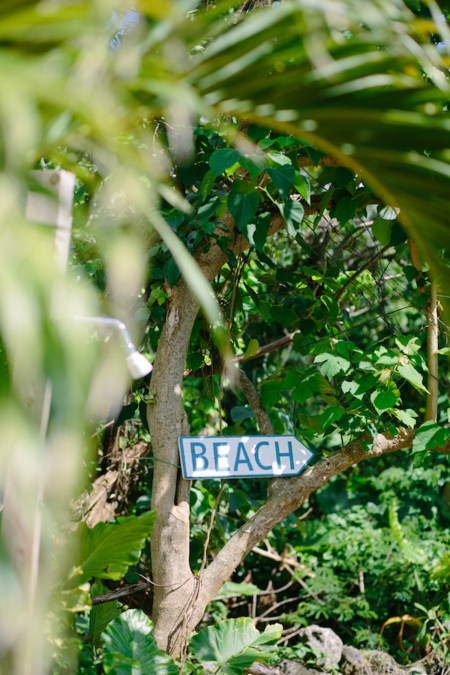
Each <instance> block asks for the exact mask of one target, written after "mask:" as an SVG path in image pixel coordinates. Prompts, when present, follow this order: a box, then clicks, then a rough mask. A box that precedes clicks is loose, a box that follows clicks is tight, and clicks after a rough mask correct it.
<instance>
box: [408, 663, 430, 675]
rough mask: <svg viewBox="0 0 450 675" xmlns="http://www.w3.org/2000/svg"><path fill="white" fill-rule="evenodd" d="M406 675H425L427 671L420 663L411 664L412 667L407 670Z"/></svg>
mask: <svg viewBox="0 0 450 675" xmlns="http://www.w3.org/2000/svg"><path fill="white" fill-rule="evenodd" d="M407 672H408V675H427V671H426V670H425V668H424V667H423V666H421V665H420V663H417V664H416V663H413V664H412V666H408V668H407Z"/></svg>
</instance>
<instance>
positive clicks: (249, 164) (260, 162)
mask: <svg viewBox="0 0 450 675" xmlns="http://www.w3.org/2000/svg"><path fill="white" fill-rule="evenodd" d="M239 164H240V165H241V166H242V167H243V168H244V169H246V170H247V171H248V172H249V174H250V176H251V178H256V176H259V174H261V173H262V172H263V171H264V169H265V168H266V163H265V159H264V157H261V155H255V154H253V155H243V156H241V157H240V158H239Z"/></svg>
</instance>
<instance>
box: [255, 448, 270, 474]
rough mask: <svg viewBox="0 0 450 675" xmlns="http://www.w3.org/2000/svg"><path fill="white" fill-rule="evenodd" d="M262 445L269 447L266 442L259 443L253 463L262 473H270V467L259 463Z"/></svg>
mask: <svg viewBox="0 0 450 675" xmlns="http://www.w3.org/2000/svg"><path fill="white" fill-rule="evenodd" d="M262 445H269V443H268V442H267V441H261V443H258V445H257V446H256V448H255V461H256V463H257V465H258V466H259V468H260V469H262V470H263V471H270V470H271V468H272V467H271V466H264V464H261V462H260V461H259V449H260V447H261V446H262Z"/></svg>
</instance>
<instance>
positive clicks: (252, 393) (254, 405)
mask: <svg viewBox="0 0 450 675" xmlns="http://www.w3.org/2000/svg"><path fill="white" fill-rule="evenodd" d="M234 372H235V373H236V379H235V382H236V384H237V385H238V386H239V388H240V389H241V390H242V393H243V394H244V396H245V398H246V399H247V401H248V403H249V405H250V407H251V409H252V410H253V412H254V414H255V417H256V421H257V422H258V427H259V430H260V432H261V434H262V435H263V436H273V426H272V422H271V421H270V418H269V415H268V413H267V410H265V408H263V406H262V404H261V398H260V396H259V394H258V391H257V389H256V388H255V387H254V386H253V383H252V382H251V381H250V380H249V378H248V377H247V375H246V374H245V373H244V371H243V370H241V369H240V368H236V369H234Z"/></svg>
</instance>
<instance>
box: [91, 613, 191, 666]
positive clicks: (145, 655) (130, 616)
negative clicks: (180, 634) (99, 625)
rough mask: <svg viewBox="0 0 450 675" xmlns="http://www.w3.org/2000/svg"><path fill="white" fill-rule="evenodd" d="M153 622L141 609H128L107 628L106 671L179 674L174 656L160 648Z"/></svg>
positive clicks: (104, 639)
mask: <svg viewBox="0 0 450 675" xmlns="http://www.w3.org/2000/svg"><path fill="white" fill-rule="evenodd" d="M152 631H153V624H152V622H151V621H150V619H149V618H148V617H147V616H146V615H145V614H144V612H142V611H141V610H140V609H129V610H128V611H127V612H124V613H123V614H121V615H120V617H118V618H117V619H114V621H113V622H112V623H110V625H109V626H108V628H107V629H106V630H105V631H104V633H103V635H102V637H103V641H104V644H105V647H104V655H105V671H106V673H114V675H141V674H142V675H146V674H147V673H148V674H149V675H150V674H151V675H178V668H177V666H176V665H175V663H174V662H173V660H172V659H171V658H170V656H168V654H166V652H163V650H162V649H158V645H157V644H156V640H155V638H154V637H153V635H152Z"/></svg>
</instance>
